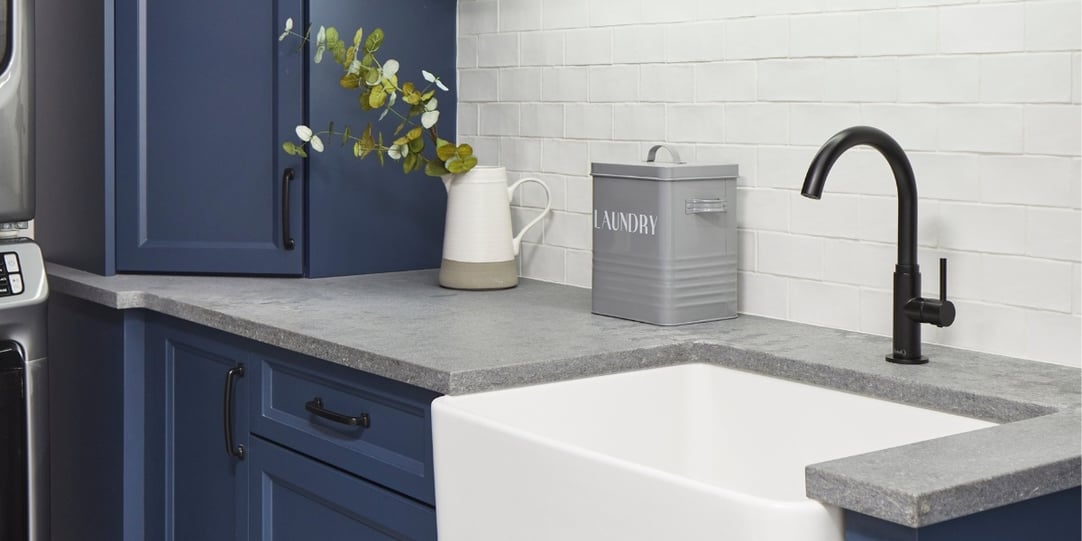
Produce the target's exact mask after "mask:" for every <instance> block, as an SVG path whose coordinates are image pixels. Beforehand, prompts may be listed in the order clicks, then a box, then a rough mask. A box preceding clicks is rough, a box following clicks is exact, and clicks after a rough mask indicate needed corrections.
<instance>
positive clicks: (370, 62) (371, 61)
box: [361, 53, 376, 68]
mask: <svg viewBox="0 0 1082 541" xmlns="http://www.w3.org/2000/svg"><path fill="white" fill-rule="evenodd" d="M375 64H376V57H375V55H373V54H372V53H365V55H364V56H362V57H361V65H362V66H364V67H366V68H371V67H372V66H374V65H375Z"/></svg>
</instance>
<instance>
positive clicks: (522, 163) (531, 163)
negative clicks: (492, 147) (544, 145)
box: [500, 137, 541, 171]
mask: <svg viewBox="0 0 1082 541" xmlns="http://www.w3.org/2000/svg"><path fill="white" fill-rule="evenodd" d="M500 163H501V164H503V166H504V167H506V168H508V169H510V170H512V171H538V170H540V169H541V141H540V140H539V139H533V138H530V139H526V138H519V137H506V138H504V139H502V140H501V141H500Z"/></svg>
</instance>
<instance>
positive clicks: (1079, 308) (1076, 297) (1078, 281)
mask: <svg viewBox="0 0 1082 541" xmlns="http://www.w3.org/2000/svg"><path fill="white" fill-rule="evenodd" d="M1071 274H1072V275H1073V277H1074V285H1073V286H1071V313H1072V314H1074V315H1076V316H1077V315H1078V314H1082V265H1077V264H1076V265H1074V267H1073V268H1072V269H1071Z"/></svg>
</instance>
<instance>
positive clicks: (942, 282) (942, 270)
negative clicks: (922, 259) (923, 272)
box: [939, 257, 947, 302]
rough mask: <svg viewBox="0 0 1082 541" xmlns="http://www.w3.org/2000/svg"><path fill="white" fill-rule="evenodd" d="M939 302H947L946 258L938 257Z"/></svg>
mask: <svg viewBox="0 0 1082 541" xmlns="http://www.w3.org/2000/svg"><path fill="white" fill-rule="evenodd" d="M939 302H947V258H945V257H941V258H939Z"/></svg>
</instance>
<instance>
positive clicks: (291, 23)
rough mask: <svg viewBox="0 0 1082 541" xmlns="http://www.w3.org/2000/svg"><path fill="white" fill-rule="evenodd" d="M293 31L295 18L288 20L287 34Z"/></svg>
mask: <svg viewBox="0 0 1082 541" xmlns="http://www.w3.org/2000/svg"><path fill="white" fill-rule="evenodd" d="M290 30H293V17H290V18H288V19H286V32H289V31H290Z"/></svg>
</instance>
